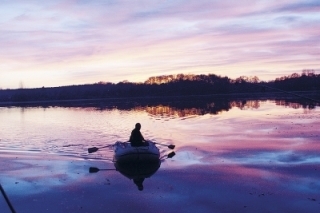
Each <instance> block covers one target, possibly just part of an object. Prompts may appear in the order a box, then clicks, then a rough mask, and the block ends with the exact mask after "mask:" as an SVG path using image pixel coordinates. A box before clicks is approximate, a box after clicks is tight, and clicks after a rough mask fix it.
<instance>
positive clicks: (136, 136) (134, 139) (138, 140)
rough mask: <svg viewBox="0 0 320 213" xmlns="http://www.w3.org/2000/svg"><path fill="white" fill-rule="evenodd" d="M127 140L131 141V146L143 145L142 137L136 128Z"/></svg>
mask: <svg viewBox="0 0 320 213" xmlns="http://www.w3.org/2000/svg"><path fill="white" fill-rule="evenodd" d="M129 141H130V142H131V145H132V146H143V144H144V143H143V141H144V138H143V136H142V134H141V132H140V130H138V129H134V130H132V132H131V135H130V139H129Z"/></svg>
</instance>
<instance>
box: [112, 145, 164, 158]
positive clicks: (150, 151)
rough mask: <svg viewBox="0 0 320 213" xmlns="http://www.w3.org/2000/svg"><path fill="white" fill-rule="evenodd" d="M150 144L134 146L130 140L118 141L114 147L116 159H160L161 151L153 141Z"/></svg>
mask: <svg viewBox="0 0 320 213" xmlns="http://www.w3.org/2000/svg"><path fill="white" fill-rule="evenodd" d="M147 142H148V146H139V147H133V146H131V144H130V142H120V141H117V142H116V143H115V145H114V146H113V147H114V161H119V160H120V161H134V160H140V161H144V160H149V161H150V160H159V157H160V151H159V149H158V147H156V145H155V143H153V142H152V141H147Z"/></svg>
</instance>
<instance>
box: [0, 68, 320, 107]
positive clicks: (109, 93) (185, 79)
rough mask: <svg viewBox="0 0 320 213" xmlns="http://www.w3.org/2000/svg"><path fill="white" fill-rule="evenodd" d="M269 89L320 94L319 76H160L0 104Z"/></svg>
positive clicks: (2, 97) (18, 94)
mask: <svg viewBox="0 0 320 213" xmlns="http://www.w3.org/2000/svg"><path fill="white" fill-rule="evenodd" d="M272 88H277V89H282V90H286V91H317V90H320V75H319V74H315V73H314V71H313V70H304V71H303V72H302V73H301V74H297V73H293V74H291V75H289V76H284V77H281V78H277V79H275V80H272V81H268V82H265V81H260V80H259V78H258V77H256V76H254V77H246V76H241V77H239V78H236V79H230V78H228V77H221V76H218V75H214V74H208V75H191V74H190V75H185V74H178V75H162V76H154V77H150V78H148V79H147V80H146V81H145V82H143V83H133V82H128V81H123V82H119V83H109V82H98V83H94V84H85V85H72V86H61V87H42V88H20V89H2V90H0V101H1V102H25V101H55V100H78V99H106V98H136V97H144V98H146V97H148V98H151V97H169V96H171V97H174V96H190V95H193V96H196V95H215V94H239V93H251V94H262V93H267V92H274V91H272Z"/></svg>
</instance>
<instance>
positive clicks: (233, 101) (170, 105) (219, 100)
mask: <svg viewBox="0 0 320 213" xmlns="http://www.w3.org/2000/svg"><path fill="white" fill-rule="evenodd" d="M270 100H271V101H273V102H274V103H275V104H276V105H278V106H284V107H289V108H293V109H300V108H302V109H306V110H312V109H315V107H317V106H320V103H315V102H312V101H309V100H306V99H303V98H283V97H282V98H276V97H263V98H259V97H255V98H246V97H241V96H240V97H228V96H227V97H220V96H218V97H211V96H191V97H175V98H170V97H166V98H148V99H147V98H132V99H108V100H96V101H90V100H88V101H86V100H82V101H70V102H69V101H67V102H56V103H25V104H17V105H16V106H18V107H20V109H21V112H22V113H23V112H24V108H28V107H42V108H44V109H46V108H50V107H68V108H82V110H85V111H92V110H98V111H104V110H113V109H117V110H121V111H143V112H147V113H148V114H150V115H153V116H167V117H188V116H194V115H205V114H212V115H216V114H219V113H221V112H224V111H229V110H230V109H232V108H239V109H241V110H246V109H258V108H260V106H261V103H263V102H267V101H270Z"/></svg>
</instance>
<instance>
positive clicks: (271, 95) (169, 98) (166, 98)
mask: <svg viewBox="0 0 320 213" xmlns="http://www.w3.org/2000/svg"><path fill="white" fill-rule="evenodd" d="M289 93H291V95H290V94H285V93H284V92H257V93H224V94H207V95H175V96H137V97H118V98H116V97H110V98H95V99H68V100H59V99H57V100H43V101H17V102H15V101H11V102H1V101H0V107H10V106H50V105H54V106H63V105H65V104H72V103H88V104H89V103H96V102H102V103H104V102H108V101H111V102H112V103H115V102H119V103H123V102H128V101H149V102H152V101H174V100H177V99H179V100H184V99H185V100H190V99H199V98H213V99H218V100H222V99H232V100H239V99H241V100H243V99H253V98H255V99H263V100H264V99H276V98H283V99H294V98H298V97H297V96H299V98H300V99H309V101H313V102H317V103H318V104H320V100H317V99H319V98H320V96H319V94H320V91H317V90H316V91H293V92H289ZM306 95H308V96H311V97H312V98H311V97H308V96H306ZM303 96H305V97H303ZM313 98H315V99H313Z"/></svg>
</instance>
